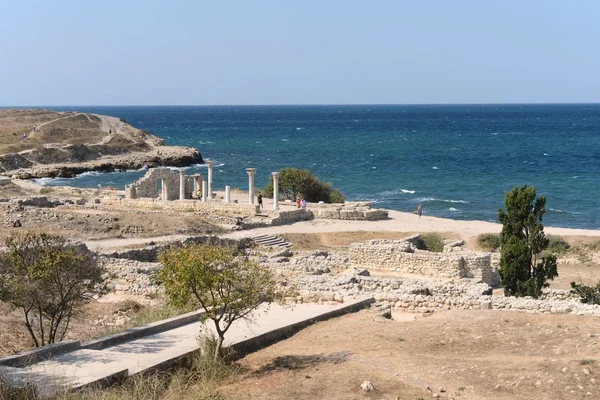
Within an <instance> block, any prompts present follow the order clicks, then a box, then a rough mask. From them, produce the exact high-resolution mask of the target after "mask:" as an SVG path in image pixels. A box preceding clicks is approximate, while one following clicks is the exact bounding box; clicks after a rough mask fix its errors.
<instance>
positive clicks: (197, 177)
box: [192, 174, 202, 199]
mask: <svg viewBox="0 0 600 400" xmlns="http://www.w3.org/2000/svg"><path fill="white" fill-rule="evenodd" d="M200 177H202V175H200V174H194V193H192V197H194V198H196V199H199V198H200V197H201V195H199V194H198V192H200V189H201V186H200Z"/></svg>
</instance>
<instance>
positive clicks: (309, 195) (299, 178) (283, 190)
mask: <svg viewBox="0 0 600 400" xmlns="http://www.w3.org/2000/svg"><path fill="white" fill-rule="evenodd" d="M263 195H264V196H265V197H270V196H272V195H273V177H272V176H270V177H269V182H268V183H267V186H265V188H264V191H263ZM279 195H282V196H283V197H284V198H285V199H289V200H295V199H296V197H302V198H304V199H305V200H306V201H309V202H314V203H316V202H319V201H323V202H325V203H343V202H344V195H343V194H342V193H341V192H340V191H339V190H337V189H334V188H333V187H332V186H331V183H323V182H321V181H320V180H319V179H318V178H317V177H315V176H313V175H312V174H311V173H310V171H308V170H306V169H298V168H283V169H282V170H281V171H279Z"/></svg>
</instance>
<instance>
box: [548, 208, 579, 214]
mask: <svg viewBox="0 0 600 400" xmlns="http://www.w3.org/2000/svg"><path fill="white" fill-rule="evenodd" d="M548 210H550V211H553V212H555V213H559V214H571V215H581V214H582V213H580V212H575V211H566V210H559V209H558V208H549V209H548Z"/></svg>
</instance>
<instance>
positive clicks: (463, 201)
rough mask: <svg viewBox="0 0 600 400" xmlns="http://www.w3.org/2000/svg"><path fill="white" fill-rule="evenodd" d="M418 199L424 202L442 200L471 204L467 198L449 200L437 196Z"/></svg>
mask: <svg viewBox="0 0 600 400" xmlns="http://www.w3.org/2000/svg"><path fill="white" fill-rule="evenodd" d="M417 201H419V202H421V203H424V202H426V201H440V202H443V203H460V204H469V203H470V202H469V201H466V200H448V199H436V198H435V197H422V198H420V199H417Z"/></svg>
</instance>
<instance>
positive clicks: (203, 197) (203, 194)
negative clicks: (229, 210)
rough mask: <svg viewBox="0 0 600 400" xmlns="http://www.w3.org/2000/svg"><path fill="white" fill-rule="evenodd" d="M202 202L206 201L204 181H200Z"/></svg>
mask: <svg viewBox="0 0 600 400" xmlns="http://www.w3.org/2000/svg"><path fill="white" fill-rule="evenodd" d="M202 202H203V203H206V181H202Z"/></svg>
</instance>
